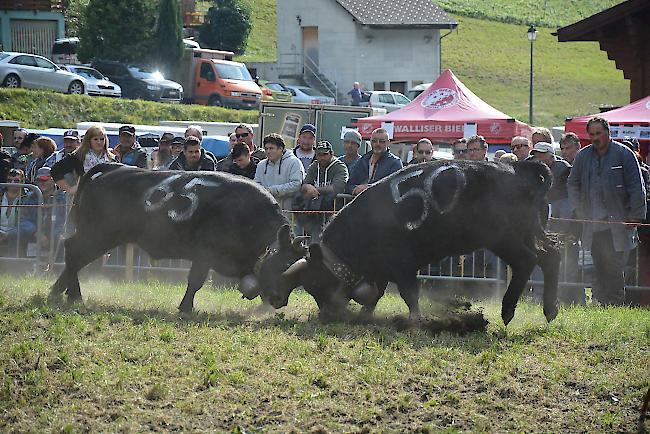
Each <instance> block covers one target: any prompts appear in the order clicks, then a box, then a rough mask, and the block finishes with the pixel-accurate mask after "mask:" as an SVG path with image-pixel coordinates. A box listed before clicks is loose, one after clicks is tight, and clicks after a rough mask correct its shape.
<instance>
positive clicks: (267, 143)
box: [255, 133, 305, 211]
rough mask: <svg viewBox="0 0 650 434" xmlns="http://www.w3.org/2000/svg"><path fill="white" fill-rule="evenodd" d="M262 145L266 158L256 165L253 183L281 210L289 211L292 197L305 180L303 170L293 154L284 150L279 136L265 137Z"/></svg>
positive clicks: (270, 135) (282, 140)
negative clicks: (266, 193) (273, 199)
mask: <svg viewBox="0 0 650 434" xmlns="http://www.w3.org/2000/svg"><path fill="white" fill-rule="evenodd" d="M262 143H263V144H264V151H265V152H266V156H267V157H266V158H265V159H264V160H262V161H260V162H259V164H258V165H257V169H256V170H255V182H257V183H258V184H260V185H262V186H263V187H264V188H266V189H267V190H268V191H269V193H271V194H272V195H273V197H275V199H276V200H277V201H278V203H279V204H280V207H281V208H282V210H284V211H287V210H290V209H291V201H292V197H293V195H294V194H295V193H296V192H297V191H298V190H300V186H301V185H302V181H303V179H305V169H304V167H302V163H301V162H300V160H298V158H297V157H296V156H295V155H294V154H293V152H290V151H288V150H287V149H286V147H285V144H284V139H283V138H282V136H280V135H279V134H275V133H272V134H269V135H267V136H265V137H264V140H262Z"/></svg>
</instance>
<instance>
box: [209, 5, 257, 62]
mask: <svg viewBox="0 0 650 434" xmlns="http://www.w3.org/2000/svg"><path fill="white" fill-rule="evenodd" d="M251 27H252V24H251V11H250V8H249V7H248V5H246V4H245V3H243V2H242V1H241V0H216V2H215V5H214V6H212V7H211V8H210V9H209V10H208V14H207V15H206V17H205V24H203V25H202V26H201V29H200V31H199V39H200V41H201V46H205V47H207V48H214V49H217V50H227V51H233V52H235V53H237V54H243V53H244V51H245V50H246V42H247V40H248V34H249V33H250V31H251Z"/></svg>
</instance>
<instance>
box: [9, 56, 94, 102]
mask: <svg viewBox="0 0 650 434" xmlns="http://www.w3.org/2000/svg"><path fill="white" fill-rule="evenodd" d="M0 83H2V86H4V87H11V88H17V87H27V88H31V89H52V90H56V91H59V92H66V93H75V94H84V93H86V92H87V89H86V82H85V79H84V78H82V77H80V76H78V75H77V74H73V73H71V72H68V71H65V70H63V69H61V68H59V67H58V66H56V65H55V64H54V63H52V62H50V61H49V60H47V59H46V58H45V57H42V56H37V55H35V54H27V53H13V52H8V51H4V52H1V53H0Z"/></svg>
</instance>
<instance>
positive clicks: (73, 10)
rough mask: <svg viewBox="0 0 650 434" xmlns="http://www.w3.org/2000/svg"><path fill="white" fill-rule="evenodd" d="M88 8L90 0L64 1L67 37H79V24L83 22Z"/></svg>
mask: <svg viewBox="0 0 650 434" xmlns="http://www.w3.org/2000/svg"><path fill="white" fill-rule="evenodd" d="M86 6H88V0H63V14H64V17H65V34H66V36H68V37H73V36H78V35H79V23H80V21H81V20H82V17H83V15H84V11H85V9H86Z"/></svg>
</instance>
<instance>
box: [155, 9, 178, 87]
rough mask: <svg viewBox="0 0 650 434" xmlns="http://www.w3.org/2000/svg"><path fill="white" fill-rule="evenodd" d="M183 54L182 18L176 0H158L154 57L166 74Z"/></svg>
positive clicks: (172, 69) (173, 68) (173, 67)
mask: <svg viewBox="0 0 650 434" xmlns="http://www.w3.org/2000/svg"><path fill="white" fill-rule="evenodd" d="M182 55H183V20H182V17H181V11H180V8H179V7H178V1H177V0H160V15H159V16H158V25H157V27H156V57H157V62H158V65H159V66H160V68H161V70H162V71H163V72H165V73H166V74H170V73H171V72H173V71H174V70H175V69H176V68H177V66H178V62H179V60H180V58H181V57H182Z"/></svg>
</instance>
